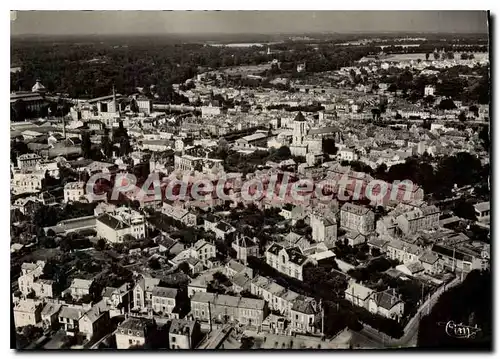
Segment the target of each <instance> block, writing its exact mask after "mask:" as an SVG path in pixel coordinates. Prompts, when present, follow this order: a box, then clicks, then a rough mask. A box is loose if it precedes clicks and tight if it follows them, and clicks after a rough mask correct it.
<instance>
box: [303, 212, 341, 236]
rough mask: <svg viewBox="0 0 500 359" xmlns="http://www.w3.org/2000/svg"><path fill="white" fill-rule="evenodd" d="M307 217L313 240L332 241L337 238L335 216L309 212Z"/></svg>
mask: <svg viewBox="0 0 500 359" xmlns="http://www.w3.org/2000/svg"><path fill="white" fill-rule="evenodd" d="M309 219H310V226H311V228H312V239H313V241H315V242H327V243H333V242H335V241H336V240H337V221H336V220H335V218H327V217H325V216H323V215H321V214H318V213H311V214H310V217H309Z"/></svg>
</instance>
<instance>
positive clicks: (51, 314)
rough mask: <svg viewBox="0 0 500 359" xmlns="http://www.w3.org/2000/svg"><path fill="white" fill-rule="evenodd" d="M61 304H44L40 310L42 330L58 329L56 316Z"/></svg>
mask: <svg viewBox="0 0 500 359" xmlns="http://www.w3.org/2000/svg"><path fill="white" fill-rule="evenodd" d="M61 308H62V304H57V303H50V302H49V303H46V304H45V306H44V307H43V309H42V313H41V314H42V327H43V329H44V330H49V329H57V328H58V327H59V320H58V315H59V311H60V310H61Z"/></svg>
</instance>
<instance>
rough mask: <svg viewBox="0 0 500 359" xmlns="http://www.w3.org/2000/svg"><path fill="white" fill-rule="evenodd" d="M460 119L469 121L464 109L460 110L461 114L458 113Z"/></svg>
mask: <svg viewBox="0 0 500 359" xmlns="http://www.w3.org/2000/svg"><path fill="white" fill-rule="evenodd" d="M458 120H459V121H460V122H465V121H467V116H465V112H464V111H462V112H460V114H459V115H458Z"/></svg>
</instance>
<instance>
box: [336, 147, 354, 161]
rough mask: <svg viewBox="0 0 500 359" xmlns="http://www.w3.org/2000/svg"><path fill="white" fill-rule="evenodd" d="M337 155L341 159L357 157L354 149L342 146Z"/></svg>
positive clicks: (348, 159) (347, 159)
mask: <svg viewBox="0 0 500 359" xmlns="http://www.w3.org/2000/svg"><path fill="white" fill-rule="evenodd" d="M337 156H338V158H339V159H340V160H341V161H356V160H357V159H358V158H359V156H358V154H357V153H356V151H354V150H353V149H351V148H342V149H341V150H339V152H338V153H337Z"/></svg>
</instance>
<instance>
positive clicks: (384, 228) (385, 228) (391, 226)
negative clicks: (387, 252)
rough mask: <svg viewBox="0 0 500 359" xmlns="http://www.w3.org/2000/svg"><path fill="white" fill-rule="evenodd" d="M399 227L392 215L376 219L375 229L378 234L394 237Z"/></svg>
mask: <svg viewBox="0 0 500 359" xmlns="http://www.w3.org/2000/svg"><path fill="white" fill-rule="evenodd" d="M398 230H399V227H398V222H397V221H396V218H394V217H393V216H390V215H388V216H384V217H382V218H380V219H379V220H378V221H377V225H376V229H375V231H376V232H377V234H379V235H380V236H389V237H394V236H396V234H397V233H398Z"/></svg>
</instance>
